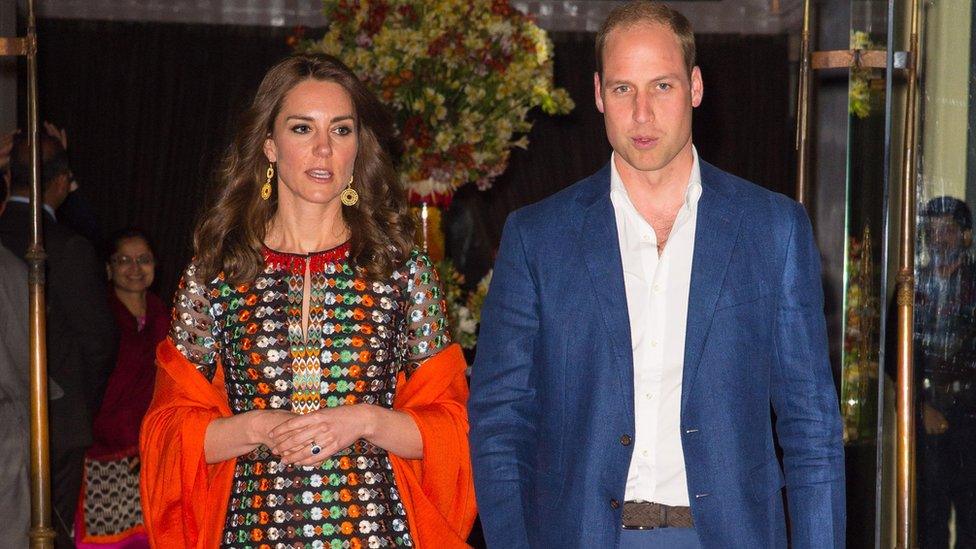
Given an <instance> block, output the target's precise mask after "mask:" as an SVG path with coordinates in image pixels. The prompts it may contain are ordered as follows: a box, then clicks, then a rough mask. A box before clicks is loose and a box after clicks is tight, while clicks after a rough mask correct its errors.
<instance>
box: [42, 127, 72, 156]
mask: <svg viewBox="0 0 976 549" xmlns="http://www.w3.org/2000/svg"><path fill="white" fill-rule="evenodd" d="M44 131H45V132H46V133H47V134H48V135H50V136H51V137H53V138H55V139H57V140H58V143H61V148H62V149H64V150H68V132H66V131H64V129H63V128H58V127H57V126H55V125H54V124H52V123H50V122H47V121H45V122H44Z"/></svg>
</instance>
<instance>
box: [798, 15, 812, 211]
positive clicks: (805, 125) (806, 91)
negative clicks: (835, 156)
mask: <svg viewBox="0 0 976 549" xmlns="http://www.w3.org/2000/svg"><path fill="white" fill-rule="evenodd" d="M810 4H811V0H803V33H802V34H801V35H800V78H799V80H798V88H797V93H796V144H795V146H796V200H797V202H799V203H800V204H803V205H804V206H806V205H807V193H808V192H809V191H808V190H807V188H808V187H809V177H810V169H809V166H808V163H809V161H810V142H809V137H810V124H809V122H810V120H809V119H810V73H811V68H810V17H811V8H810Z"/></svg>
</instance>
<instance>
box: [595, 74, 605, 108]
mask: <svg viewBox="0 0 976 549" xmlns="http://www.w3.org/2000/svg"><path fill="white" fill-rule="evenodd" d="M593 100H594V101H595V102H596V110H598V111H600V112H601V113H602V112H603V83H602V82H600V73H598V72H594V73H593Z"/></svg>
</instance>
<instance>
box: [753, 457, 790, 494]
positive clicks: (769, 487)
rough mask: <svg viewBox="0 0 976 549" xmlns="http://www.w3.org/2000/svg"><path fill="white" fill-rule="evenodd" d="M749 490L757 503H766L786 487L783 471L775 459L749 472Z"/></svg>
mask: <svg viewBox="0 0 976 549" xmlns="http://www.w3.org/2000/svg"><path fill="white" fill-rule="evenodd" d="M749 485H750V486H749V488H750V490H751V491H752V497H753V499H755V500H756V501H760V502H761V501H766V500H767V499H768V498H769V497H770V496H771V495H773V494H775V493H776V492H779V491H780V490H782V489H783V486H785V485H786V483H785V482H784V479H783V469H782V468H781V467H780V466H779V460H777V459H776V458H775V457H773V458H770V459H769V461H767V462H766V463H763V464H762V465H760V466H758V467H753V468H752V471H750V472H749Z"/></svg>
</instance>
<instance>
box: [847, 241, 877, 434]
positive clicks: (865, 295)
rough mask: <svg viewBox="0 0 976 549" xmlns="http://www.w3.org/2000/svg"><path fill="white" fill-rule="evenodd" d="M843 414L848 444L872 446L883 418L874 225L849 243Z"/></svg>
mask: <svg viewBox="0 0 976 549" xmlns="http://www.w3.org/2000/svg"><path fill="white" fill-rule="evenodd" d="M846 270H847V291H846V293H845V296H844V359H843V373H842V375H841V384H840V385H841V386H840V393H841V398H840V400H841V403H840V407H841V416H842V417H843V422H844V442H845V443H847V444H855V443H857V444H865V443H866V444H873V443H874V441H875V436H876V434H877V421H878V361H879V342H878V330H879V326H880V316H881V313H880V301H879V295H878V292H879V290H878V287H879V286H878V272H877V268H876V266H875V264H874V252H873V251H872V246H871V229H870V228H869V227H868V226H865V227H864V231H863V232H862V234H861V235H860V237H858V236H857V235H851V236H849V237H848V241H847V265H846Z"/></svg>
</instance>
